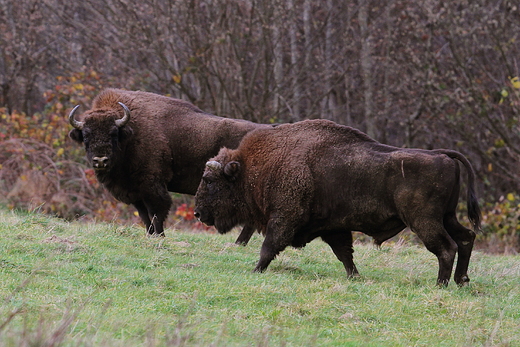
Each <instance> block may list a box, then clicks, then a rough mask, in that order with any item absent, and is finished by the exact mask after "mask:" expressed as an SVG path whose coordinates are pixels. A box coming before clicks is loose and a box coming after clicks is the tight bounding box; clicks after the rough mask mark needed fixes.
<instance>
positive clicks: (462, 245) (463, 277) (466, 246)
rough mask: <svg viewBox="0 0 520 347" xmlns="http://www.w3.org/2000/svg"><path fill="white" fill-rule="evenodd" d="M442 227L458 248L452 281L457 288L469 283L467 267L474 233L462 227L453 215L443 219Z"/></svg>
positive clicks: (450, 214)
mask: <svg viewBox="0 0 520 347" xmlns="http://www.w3.org/2000/svg"><path fill="white" fill-rule="evenodd" d="M444 227H445V228H446V230H447V231H448V234H449V235H450V236H451V238H452V239H453V240H454V241H455V243H456V244H457V246H458V257H457V266H456V267H455V275H454V280H455V283H457V284H458V285H459V286H464V285H466V284H467V283H468V282H469V277H468V266H469V260H470V258H471V252H472V250H473V243H474V241H475V236H476V235H475V233H474V232H473V231H472V230H470V229H468V228H466V227H464V226H462V225H461V224H460V223H459V221H458V220H457V217H456V215H455V213H449V214H447V215H446V216H445V218H444Z"/></svg>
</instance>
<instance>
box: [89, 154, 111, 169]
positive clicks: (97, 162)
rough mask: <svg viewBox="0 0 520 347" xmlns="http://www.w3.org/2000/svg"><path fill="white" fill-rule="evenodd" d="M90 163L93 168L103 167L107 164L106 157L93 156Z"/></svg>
mask: <svg viewBox="0 0 520 347" xmlns="http://www.w3.org/2000/svg"><path fill="white" fill-rule="evenodd" d="M92 163H93V165H94V167H95V168H104V167H107V166H108V157H94V158H92Z"/></svg>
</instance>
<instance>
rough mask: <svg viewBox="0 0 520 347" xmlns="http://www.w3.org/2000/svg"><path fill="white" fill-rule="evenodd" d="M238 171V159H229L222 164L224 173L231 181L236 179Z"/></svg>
mask: <svg viewBox="0 0 520 347" xmlns="http://www.w3.org/2000/svg"><path fill="white" fill-rule="evenodd" d="M239 171H240V163H239V162H238V161H230V162H229V163H227V164H226V166H224V175H226V176H227V177H229V179H231V180H232V181H234V180H236V179H237V177H238V173H239Z"/></svg>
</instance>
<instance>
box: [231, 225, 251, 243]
mask: <svg viewBox="0 0 520 347" xmlns="http://www.w3.org/2000/svg"><path fill="white" fill-rule="evenodd" d="M254 232H255V227H254V226H252V225H250V224H246V225H244V227H243V228H242V231H241V232H240V235H238V238H237V240H236V241H235V243H236V244H237V245H241V246H245V245H247V243H248V242H249V240H250V239H251V236H253V234H254Z"/></svg>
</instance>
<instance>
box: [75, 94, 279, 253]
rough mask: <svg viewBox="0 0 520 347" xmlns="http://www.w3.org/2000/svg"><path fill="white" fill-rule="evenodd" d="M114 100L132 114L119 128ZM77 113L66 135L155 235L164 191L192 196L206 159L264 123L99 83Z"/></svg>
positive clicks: (166, 200) (164, 206)
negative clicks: (102, 87) (102, 86)
mask: <svg viewBox="0 0 520 347" xmlns="http://www.w3.org/2000/svg"><path fill="white" fill-rule="evenodd" d="M119 102H121V103H123V104H124V105H126V106H127V107H128V109H129V110H130V114H131V116H130V121H129V123H128V124H126V125H124V126H122V127H117V126H116V124H115V121H116V120H117V119H121V118H122V117H123V114H124V110H123V108H122V106H121V105H120V104H118V103H119ZM76 118H77V120H78V121H80V122H84V126H83V128H82V129H81V130H80V129H77V128H75V129H72V130H71V131H70V133H69V136H70V137H71V138H72V139H73V140H74V141H76V142H78V143H83V144H84V146H85V150H86V154H87V158H88V159H89V161H90V162H91V163H92V164H93V166H94V168H95V169H96V171H95V172H96V176H97V179H98V180H99V182H101V183H102V184H103V185H104V186H105V187H106V188H107V189H108V190H109V191H110V193H112V194H113V195H114V197H115V198H116V199H118V200H120V201H122V202H124V203H127V204H132V205H134V206H135V207H136V208H137V211H138V213H139V216H140V217H141V220H142V221H143V223H144V224H145V225H146V228H147V230H148V232H149V233H150V234H159V235H164V227H163V223H164V220H165V219H166V217H167V215H168V212H169V210H170V207H171V204H172V200H171V197H170V195H169V193H168V191H170V192H177V193H184V194H192V195H194V194H195V192H196V191H197V187H198V185H199V181H200V178H201V177H202V173H203V171H204V164H205V162H206V161H207V159H208V158H210V157H212V156H214V155H216V154H217V153H218V150H219V149H220V147H222V146H226V147H231V148H236V147H237V146H238V144H239V142H240V140H241V139H242V137H243V136H244V135H245V134H246V133H247V132H249V131H251V130H253V129H257V128H261V127H270V126H269V125H261V124H255V123H252V122H247V121H243V120H236V119H228V118H221V117H217V116H213V115H210V114H207V113H205V112H203V111H201V110H200V109H198V108H197V107H195V106H194V105H192V104H190V103H188V102H185V101H182V100H178V99H173V98H169V97H165V96H160V95H157V94H152V93H147V92H140V91H124V90H118V89H107V90H104V91H103V92H102V93H100V94H99V95H98V96H97V97H96V98H95V100H94V102H93V104H92V109H90V110H89V111H87V112H85V113H84V114H83V115H82V116H79V117H76ZM98 158H106V159H104V160H103V162H102V163H103V165H98V164H97V163H96V164H95V165H94V161H96V160H98ZM93 159H94V160H93ZM100 166H102V167H100ZM244 229H245V230H244V232H243V234H241V236H240V237H239V240H237V242H243V243H247V241H248V240H249V238H250V236H251V234H252V233H253V232H254V229H251V228H250V227H248V226H246V228H244Z"/></svg>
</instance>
